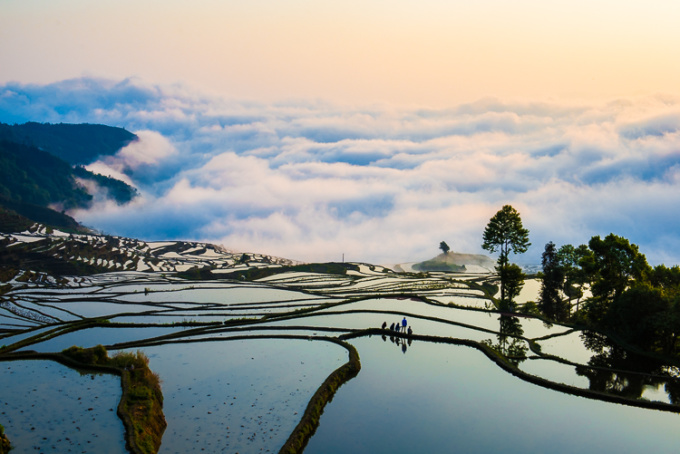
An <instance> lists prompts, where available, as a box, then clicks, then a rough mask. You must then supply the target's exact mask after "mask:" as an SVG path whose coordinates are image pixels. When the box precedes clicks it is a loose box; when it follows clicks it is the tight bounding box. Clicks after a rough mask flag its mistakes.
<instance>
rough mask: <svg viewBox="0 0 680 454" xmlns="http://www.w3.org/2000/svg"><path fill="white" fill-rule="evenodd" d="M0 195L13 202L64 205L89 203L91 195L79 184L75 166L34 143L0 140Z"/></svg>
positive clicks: (76, 205) (67, 206)
mask: <svg viewBox="0 0 680 454" xmlns="http://www.w3.org/2000/svg"><path fill="white" fill-rule="evenodd" d="M0 196H2V197H3V198H5V199H8V200H10V201H13V202H21V203H29V204H33V205H40V206H47V205H49V204H53V203H59V204H61V205H62V206H63V207H64V209H69V208H75V207H83V206H87V205H88V204H89V203H90V202H91V200H92V196H91V195H90V194H88V193H87V192H86V191H85V189H83V188H81V187H79V186H78V185H76V182H75V178H74V176H73V169H72V168H71V166H70V165H69V164H68V163H67V162H64V161H63V160H61V159H59V158H57V157H56V156H53V155H51V154H49V153H47V152H45V151H42V150H39V149H37V148H35V147H30V146H26V145H21V144H18V143H12V142H0Z"/></svg>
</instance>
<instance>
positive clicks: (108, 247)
mask: <svg viewBox="0 0 680 454" xmlns="http://www.w3.org/2000/svg"><path fill="white" fill-rule="evenodd" d="M0 213H1V210H0ZM1 219H2V217H1V216H0V220H1ZM295 264H296V262H293V261H291V260H287V259H283V258H279V257H273V256H269V255H263V254H243V253H236V252H230V251H227V250H226V249H224V248H222V247H220V246H216V245H213V244H209V243H196V242H187V241H164V242H155V243H154V242H145V241H141V240H136V239H131V238H123V237H114V236H108V235H94V234H91V233H89V234H87V233H86V234H78V233H74V234H67V233H64V232H62V231H59V230H52V229H50V228H47V227H46V226H44V225H41V224H33V225H31V226H30V227H28V228H26V229H25V230H24V231H22V232H21V233H11V234H0V283H2V282H8V281H12V282H14V283H15V284H16V285H23V284H22V283H23V282H26V281H27V280H29V279H30V280H35V279H44V278H46V277H47V276H45V275H44V274H40V273H47V275H49V276H53V277H58V276H65V275H70V276H86V275H91V274H94V273H104V272H109V271H145V272H163V273H181V274H182V275H185V276H186V277H190V278H191V277H194V276H197V277H198V276H200V275H201V274H202V273H204V274H207V275H210V276H211V277H212V278H215V277H216V276H218V277H219V276H220V275H224V276H225V277H229V276H230V275H231V273H233V272H235V271H239V270H240V271H245V270H249V269H253V268H261V267H271V266H279V267H280V266H292V265H295ZM52 280H54V279H52ZM1 288H2V285H1V284H0V290H1ZM0 293H1V291H0Z"/></svg>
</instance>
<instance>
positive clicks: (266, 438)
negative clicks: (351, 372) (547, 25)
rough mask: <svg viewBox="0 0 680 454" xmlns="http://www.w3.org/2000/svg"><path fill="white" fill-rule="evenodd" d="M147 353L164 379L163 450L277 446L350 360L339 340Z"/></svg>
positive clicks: (161, 349)
mask: <svg viewBox="0 0 680 454" xmlns="http://www.w3.org/2000/svg"><path fill="white" fill-rule="evenodd" d="M144 352H145V353H146V354H147V355H148V356H149V358H150V366H151V368H152V370H154V371H156V372H158V373H159V374H160V375H161V377H163V392H164V393H165V395H166V398H165V402H164V407H163V410H164V413H165V418H166V420H167V422H168V427H167V429H166V431H165V434H164V437H163V445H162V446H161V451H160V452H161V453H163V452H167V453H174V452H202V451H203V452H278V450H279V449H280V447H281V446H282V445H283V443H284V442H285V441H286V440H287V439H288V436H289V435H290V432H291V431H292V430H293V428H294V427H295V426H296V425H297V423H298V422H299V420H300V418H301V417H302V413H303V412H304V409H305V407H306V406H307V402H308V401H309V399H310V398H311V396H312V395H313V394H314V392H315V391H316V389H317V388H318V387H319V385H320V384H321V383H322V382H323V381H324V380H325V379H326V377H327V376H328V375H329V374H330V373H331V372H332V371H333V370H335V369H336V368H338V367H340V366H341V365H342V364H343V363H345V362H346V361H347V350H345V349H344V348H342V347H340V346H338V345H336V344H332V343H328V342H322V341H314V342H312V341H302V340H281V339H268V340H267V339H265V340H262V339H257V340H247V341H222V342H205V343H191V344H173V345H164V346H160V347H146V348H144Z"/></svg>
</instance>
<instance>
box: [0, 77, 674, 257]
mask: <svg viewBox="0 0 680 454" xmlns="http://www.w3.org/2000/svg"><path fill="white" fill-rule="evenodd" d="M66 93H68V96H67V95H66ZM29 120H30V121H43V122H74V123H75V122H89V123H103V124H109V125H115V126H122V127H125V128H127V129H129V130H131V131H136V132H137V134H138V135H139V136H140V141H139V142H137V143H134V144H131V145H129V146H128V147H126V148H125V149H123V150H121V151H120V152H119V153H118V154H117V155H116V156H115V157H109V158H106V159H104V160H102V161H100V162H97V163H93V164H92V165H91V166H90V168H91V169H92V170H94V171H97V172H100V173H104V174H111V175H113V176H119V177H121V178H124V179H126V181H128V182H131V183H132V184H134V185H135V186H137V187H138V188H140V190H141V192H142V197H141V198H140V199H138V200H137V201H135V202H134V203H132V204H130V205H127V206H124V207H116V206H111V205H103V204H99V205H96V206H95V207H94V208H92V209H91V210H89V211H83V212H79V213H77V214H76V215H77V217H78V219H79V220H81V221H83V222H84V223H85V224H87V225H90V226H93V227H95V228H98V229H101V230H103V231H106V232H108V233H112V234H120V235H127V236H136V237H141V238H147V239H165V238H178V239H196V240H206V241H212V242H218V243H222V244H224V245H225V246H227V247H230V248H233V249H237V250H244V251H252V252H263V253H269V254H275V255H280V256H284V257H288V258H293V259H300V260H309V261H325V260H340V258H341V257H342V254H343V253H344V254H345V257H346V259H347V260H355V261H369V262H375V263H385V264H391V263H398V262H404V261H415V260H423V259H427V258H429V257H431V256H434V255H435V254H437V253H438V250H437V247H438V244H439V242H440V241H442V240H445V241H446V242H447V243H448V244H449V245H450V246H451V247H452V249H453V250H456V251H465V252H482V250H481V247H480V244H481V242H482V240H481V237H482V231H483V229H484V227H485V226H486V223H487V222H488V220H489V218H490V217H491V216H492V215H493V214H494V213H495V212H496V211H497V210H498V209H500V207H501V206H502V205H504V204H507V203H509V204H512V205H513V206H514V207H515V208H517V209H518V210H519V212H520V213H521V215H522V219H523V221H524V225H525V227H527V228H528V229H529V230H530V232H531V241H532V243H533V245H534V246H532V248H531V249H530V250H529V251H528V252H527V253H526V254H524V256H522V257H518V258H516V260H517V261H518V262H520V263H539V262H540V254H541V252H542V250H543V246H544V244H545V243H546V242H548V241H554V242H555V243H556V244H564V243H572V244H581V243H587V241H588V240H589V239H590V237H591V236H593V235H607V234H608V233H610V232H614V233H617V234H619V235H623V236H625V237H627V238H629V239H630V240H631V241H632V242H634V243H636V244H638V245H640V247H641V249H642V251H643V252H644V253H646V255H647V256H648V258H649V260H650V262H652V263H661V262H664V263H666V264H668V265H674V264H678V263H680V235H678V231H677V226H678V225H680V212H679V211H678V207H680V190H679V189H680V145H679V144H680V100H679V99H673V98H664V97H661V96H658V97H651V98H643V99H630V100H615V101H612V102H610V103H608V104H602V105H585V104H579V105H572V104H567V103H559V102H554V103H530V102H526V103H504V102H502V101H499V100H493V99H488V100H482V101H479V102H477V103H472V104H467V105H461V106H457V107H454V108H451V109H447V110H426V109H421V110H417V109H413V110H395V109H391V108H389V107H388V106H373V107H369V108H357V107H348V106H338V105H330V104H325V103H322V102H311V103H310V102H290V103H287V104H277V105H262V104H254V103H247V102H235V101H228V100H224V99H217V98H208V97H204V96H201V95H197V94H195V93H193V92H191V91H190V90H188V89H187V88H185V87H170V88H167V87H156V86H147V85H144V84H143V83H141V82H139V81H135V80H124V81H122V82H112V81H108V80H98V79H79V80H70V81H64V82H59V83H55V84H51V85H43V86H36V85H19V84H6V85H4V86H0V121H3V122H23V121H29Z"/></svg>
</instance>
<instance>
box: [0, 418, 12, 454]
mask: <svg viewBox="0 0 680 454" xmlns="http://www.w3.org/2000/svg"><path fill="white" fill-rule="evenodd" d="M10 449H12V445H11V444H10V442H9V439H8V438H7V435H5V428H4V427H2V424H0V454H6V453H8V452H9V451H10Z"/></svg>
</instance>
